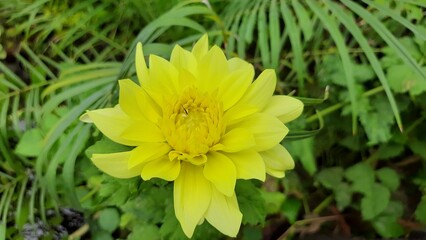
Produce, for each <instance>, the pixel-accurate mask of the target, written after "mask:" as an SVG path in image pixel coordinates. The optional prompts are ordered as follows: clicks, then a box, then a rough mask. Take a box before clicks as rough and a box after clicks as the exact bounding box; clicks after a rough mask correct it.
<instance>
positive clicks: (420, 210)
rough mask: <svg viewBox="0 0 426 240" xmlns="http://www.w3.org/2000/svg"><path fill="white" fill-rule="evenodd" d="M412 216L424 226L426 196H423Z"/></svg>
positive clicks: (425, 222) (425, 220) (425, 221)
mask: <svg viewBox="0 0 426 240" xmlns="http://www.w3.org/2000/svg"><path fill="white" fill-rule="evenodd" d="M414 215H415V216H416V219H417V220H419V221H420V222H421V223H423V224H426V195H423V197H422V199H421V201H420V203H419V205H417V208H416V212H415V213H414Z"/></svg>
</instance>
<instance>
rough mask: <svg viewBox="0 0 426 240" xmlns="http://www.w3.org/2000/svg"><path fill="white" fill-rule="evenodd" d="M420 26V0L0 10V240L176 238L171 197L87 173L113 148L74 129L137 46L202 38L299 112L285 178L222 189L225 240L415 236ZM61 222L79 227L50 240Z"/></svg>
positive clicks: (422, 156) (128, 68)
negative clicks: (233, 222) (231, 225)
mask: <svg viewBox="0 0 426 240" xmlns="http://www.w3.org/2000/svg"><path fill="white" fill-rule="evenodd" d="M425 11H426V1H425V0H389V1H388V0H362V1H355V0H341V1H334V0H302V1H298V0H270V1H269V0H268V1H266V0H241V1H225V0H211V1H195V0H194V1H178V0H173V1H151V0H144V1H138V0H126V1H112V0H88V1H73V0H68V1H55V0H54V1H49V0H32V1H31V0H12V1H1V2H0V22H1V25H0V40H1V42H0V43H1V44H0V59H1V62H0V240H1V239H24V237H25V236H33V235H31V234H34V232H35V231H36V230H37V229H38V228H41V227H42V228H43V229H44V230H43V231H42V233H41V235H40V236H38V237H40V238H44V239H52V238H54V237H57V238H61V237H62V238H65V237H67V236H68V235H69V236H70V237H71V238H72V239H79V238H81V239H85V238H86V239H87V238H92V239H113V238H121V239H126V238H127V239H141V238H142V236H143V237H144V239H185V236H184V234H183V233H182V231H181V229H180V227H179V225H178V222H177V220H176V218H175V216H174V213H173V202H172V188H171V185H170V184H168V183H166V182H163V181H149V182H143V181H142V180H141V179H133V180H130V181H128V180H127V181H122V180H115V179H112V178H110V177H108V176H106V175H103V174H102V173H100V172H99V171H98V170H97V169H96V168H95V167H94V166H93V165H92V164H91V163H90V160H89V158H88V157H87V156H90V155H91V153H92V152H103V151H111V152H114V151H116V150H120V149H121V148H122V146H117V145H115V144H114V143H112V142H111V141H109V140H107V139H103V138H102V136H101V134H100V133H99V132H97V131H96V130H95V128H93V127H92V126H90V125H88V124H83V123H81V122H79V120H78V118H79V116H80V115H81V114H82V113H83V112H84V111H85V110H86V109H95V108H101V107H105V106H111V105H114V104H115V103H116V102H117V97H118V93H117V90H118V89H117V80H118V79H121V78H125V77H126V78H128V77H130V78H134V77H135V69H134V66H133V65H134V49H135V45H136V43H137V42H142V43H143V44H144V50H145V54H147V55H148V54H151V53H154V54H157V55H160V56H163V57H165V58H168V57H169V54H170V52H171V49H172V48H173V46H174V45H175V44H180V45H182V46H184V47H187V48H190V47H191V45H192V44H193V42H194V41H195V40H197V39H198V38H199V37H200V36H201V35H202V34H203V33H204V32H208V33H209V37H210V39H211V42H213V43H215V44H217V45H219V46H221V47H222V48H224V49H225V51H226V53H227V55H228V57H233V56H239V57H241V58H244V59H246V60H247V61H249V62H251V63H253V64H254V66H255V67H256V70H257V71H258V72H260V71H262V70H263V69H266V68H274V69H276V72H277V75H278V77H279V79H280V81H279V84H278V86H277V89H276V93H277V94H293V95H295V96H297V97H300V99H302V100H303V101H304V102H305V104H306V109H305V112H304V114H303V115H302V117H301V118H299V119H298V120H297V121H296V122H294V123H292V124H291V125H290V129H291V135H290V136H289V137H288V138H286V140H285V141H284V142H283V144H284V145H285V146H286V147H287V148H288V149H289V151H290V153H291V154H292V155H293V156H294V158H295V160H296V169H295V170H294V171H290V172H287V173H286V178H284V179H272V178H271V179H268V180H267V181H266V182H265V183H263V184H262V183H260V182H255V181H253V182H250V181H241V182H238V184H237V189H236V191H237V195H238V202H239V205H240V208H241V210H242V212H243V214H244V218H243V224H244V225H243V227H242V228H241V232H240V234H239V235H238V239H247V240H252V239H277V238H279V239H286V238H293V237H296V236H306V235H309V234H316V235H314V236H318V235H328V236H331V235H337V236H361V237H365V238H376V237H384V238H391V237H407V238H410V237H415V236H425V234H426V233H425V232H426V230H425V229H426V225H425V224H426V134H425V132H426V111H425V108H426V104H425V103H426V67H425V61H426V42H425V40H426V17H425V14H424V13H425ZM89 146H91V147H89ZM68 208H72V209H75V210H78V211H79V212H81V213H82V214H83V216H84V220H82V221H81V223H80V224H77V225H78V226H77V227H76V228H75V229H73V231H71V232H64V231H62V232H61V231H59V230H58V226H61V225H63V224H64V221H65V218H64V214H63V212H64V209H68ZM419 234H420V235H419ZM421 234H423V235H421ZM206 238H208V239H226V237H224V236H222V235H221V234H220V233H219V232H217V231H216V230H215V229H213V228H212V227H211V226H209V225H208V223H204V224H203V225H201V226H200V227H199V228H197V230H196V232H195V235H194V239H206Z"/></svg>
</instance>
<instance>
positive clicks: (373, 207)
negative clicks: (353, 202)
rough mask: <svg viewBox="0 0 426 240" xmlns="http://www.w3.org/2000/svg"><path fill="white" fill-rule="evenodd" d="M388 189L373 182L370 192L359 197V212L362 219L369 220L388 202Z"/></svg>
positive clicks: (384, 207)
mask: <svg viewBox="0 0 426 240" xmlns="http://www.w3.org/2000/svg"><path fill="white" fill-rule="evenodd" d="M389 200H390V191H389V190H388V189H387V188H386V187H384V186H383V185H381V184H378V183H373V185H372V188H371V192H370V193H369V194H365V195H364V197H363V198H362V199H361V214H362V218H363V219H364V220H371V219H373V218H374V217H376V216H377V215H379V214H380V213H382V212H383V210H385V209H386V207H387V206H388V204H389Z"/></svg>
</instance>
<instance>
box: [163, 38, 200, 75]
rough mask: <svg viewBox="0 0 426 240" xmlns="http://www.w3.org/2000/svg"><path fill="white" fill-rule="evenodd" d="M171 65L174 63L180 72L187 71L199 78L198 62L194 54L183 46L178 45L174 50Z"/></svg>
mask: <svg viewBox="0 0 426 240" xmlns="http://www.w3.org/2000/svg"><path fill="white" fill-rule="evenodd" d="M170 63H172V64H173V65H174V66H175V67H176V69H177V70H178V71H182V70H186V71H189V72H191V73H192V74H193V75H194V76H197V75H198V73H197V60H196V59H195V56H194V54H192V53H191V52H189V51H188V50H185V49H183V48H182V47H181V46H179V45H176V46H175V47H174V48H173V51H172V54H171V56H170Z"/></svg>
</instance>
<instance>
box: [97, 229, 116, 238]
mask: <svg viewBox="0 0 426 240" xmlns="http://www.w3.org/2000/svg"><path fill="white" fill-rule="evenodd" d="M113 239H114V238H113V237H112V236H111V233H109V232H107V231H104V230H100V231H96V232H95V233H94V234H93V240H113Z"/></svg>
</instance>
